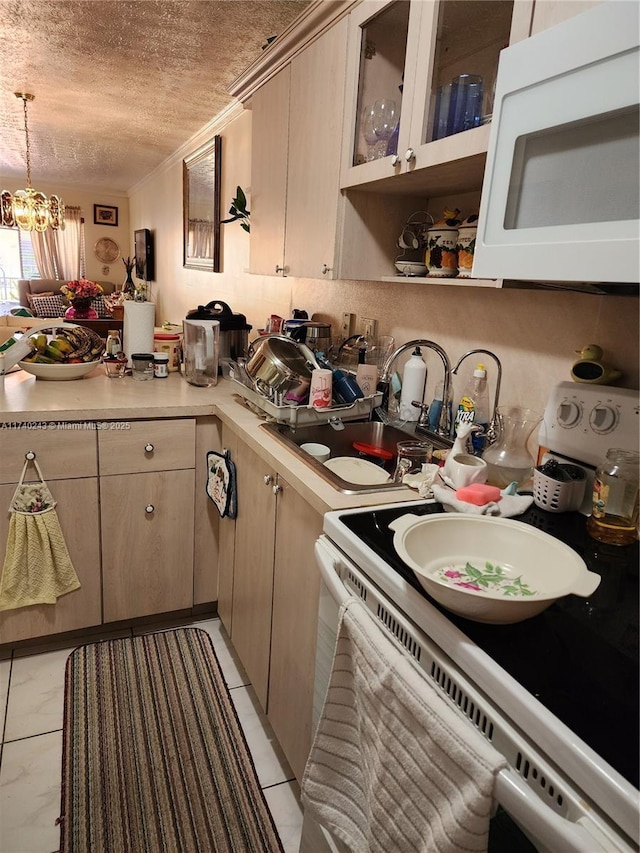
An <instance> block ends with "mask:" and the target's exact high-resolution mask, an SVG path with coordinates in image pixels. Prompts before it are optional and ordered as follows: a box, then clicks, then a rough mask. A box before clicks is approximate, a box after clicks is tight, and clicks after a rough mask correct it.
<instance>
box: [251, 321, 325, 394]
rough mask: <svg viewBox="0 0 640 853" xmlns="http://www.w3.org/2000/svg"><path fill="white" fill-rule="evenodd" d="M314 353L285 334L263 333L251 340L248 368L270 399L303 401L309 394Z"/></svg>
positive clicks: (258, 388)
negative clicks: (280, 398)
mask: <svg viewBox="0 0 640 853" xmlns="http://www.w3.org/2000/svg"><path fill="white" fill-rule="evenodd" d="M313 361H314V360H313V354H312V353H311V352H309V350H308V349H307V348H306V347H304V346H301V345H300V344H297V343H296V342H295V341H293V340H291V338H288V337H285V336H284V335H263V336H262V337H260V338H256V340H255V341H252V342H251V343H250V344H249V350H248V358H247V361H246V362H245V365H244V366H245V370H246V372H247V374H248V375H249V376H250V378H251V380H252V381H253V383H254V386H255V388H256V390H257V391H258V392H259V393H261V394H264V396H266V397H268V398H269V399H273V398H274V397H277V398H279V397H280V396H281V397H282V400H283V402H284V403H285V404H287V403H304V402H306V400H307V399H308V397H309V388H310V386H311V371H312V369H313V367H314V366H315V365H314V363H313Z"/></svg>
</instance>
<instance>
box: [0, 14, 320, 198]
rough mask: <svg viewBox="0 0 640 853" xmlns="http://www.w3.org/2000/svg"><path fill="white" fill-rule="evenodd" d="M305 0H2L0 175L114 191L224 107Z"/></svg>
mask: <svg viewBox="0 0 640 853" xmlns="http://www.w3.org/2000/svg"><path fill="white" fill-rule="evenodd" d="M307 2H308V0H199V1H198V2H194V0H175V2H174V0H136V2H121V0H0V51H1V54H0V55H1V56H2V57H3V60H2V62H1V63H0V81H1V84H2V85H1V86H0V140H1V142H0V173H2V174H7V175H11V176H13V175H15V176H16V181H17V184H16V187H10V188H9V189H12V190H13V189H16V188H18V185H19V186H22V185H23V184H24V180H25V174H26V172H25V137H24V116H23V109H22V101H21V100H19V99H17V98H16V97H15V96H14V94H13V93H14V92H17V91H24V92H30V93H33V94H34V95H35V96H36V97H35V101H33V102H32V103H30V104H29V106H28V111H29V112H28V115H29V142H30V149H31V182H32V184H33V186H34V187H35V188H36V189H37V188H38V182H39V181H40V182H46V183H57V182H59V183H60V184H61V185H70V186H81V185H84V186H87V185H91V186H96V187H102V188H105V189H111V190H114V191H124V190H127V189H128V188H129V187H131V186H132V185H133V184H135V183H136V182H137V181H139V180H140V179H142V178H144V177H145V176H146V175H147V174H149V172H151V171H152V170H153V169H154V168H155V167H156V166H158V165H159V164H160V163H162V161H163V160H165V159H166V158H167V157H168V156H169V155H170V154H172V153H173V152H174V151H176V150H177V149H178V148H180V146H181V145H183V144H184V143H185V142H186V141H187V140H188V139H190V138H191V137H192V136H193V135H194V134H195V133H197V131H198V130H200V128H202V127H203V126H204V125H206V124H207V123H208V122H209V121H211V119H213V118H214V117H215V116H216V115H217V114H218V113H219V112H220V111H221V110H223V109H224V108H225V107H227V106H228V105H229V104H230V103H231V102H232V98H231V97H230V96H229V94H228V93H227V87H228V86H229V85H230V84H231V82H232V81H233V80H234V79H235V78H236V77H237V76H238V75H239V74H240V73H241V72H242V71H244V70H245V69H246V68H247V67H248V66H249V65H250V64H251V63H252V62H253V61H254V60H255V59H257V58H258V57H259V56H260V54H261V52H262V51H261V48H262V46H263V45H264V44H265V42H266V40H267V38H270V37H271V36H274V35H279V34H280V33H281V32H282V31H283V30H284V29H285V28H286V27H287V25H288V24H289V23H290V22H291V21H292V20H293V19H294V18H295V17H296V16H297V15H298V14H299V13H300V12H301V11H302V10H303V9H304V7H305V6H306V5H307Z"/></svg>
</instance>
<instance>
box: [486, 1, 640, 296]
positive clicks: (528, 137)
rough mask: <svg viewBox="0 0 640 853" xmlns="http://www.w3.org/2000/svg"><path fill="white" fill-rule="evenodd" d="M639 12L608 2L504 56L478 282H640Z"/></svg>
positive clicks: (633, 6)
mask: <svg viewBox="0 0 640 853" xmlns="http://www.w3.org/2000/svg"><path fill="white" fill-rule="evenodd" d="M639 7H640V4H639V3H638V2H637V0H612V2H603V3H600V4H598V5H597V6H594V7H593V8H592V9H590V10H589V11H588V12H584V13H583V14H580V15H577V16H576V17H574V18H571V19H569V20H568V21H565V22H564V23H562V24H559V25H557V26H555V27H553V28H551V29H549V30H546V31H544V32H541V33H539V34H538V35H535V36H532V37H531V38H529V39H526V40H524V41H522V42H519V43H517V44H515V45H513V46H511V47H509V48H506V49H505V50H503V51H502V53H501V55H500V64H499V67H498V76H497V81H496V93H495V104H494V113H493V121H492V127H491V135H490V141H489V151H488V155H487V165H486V171H485V180H484V184H483V193H482V201H481V206H480V215H479V220H478V233H477V238H476V248H475V257H474V264H473V276H474V277H475V278H502V279H514V280H525V281H533V282H535V281H539V282H549V283H551V282H599V283H602V282H604V283H612V284H616V283H623V284H627V283H630V284H636V285H637V283H638V282H639V281H640V240H639V236H640V142H639V133H638V129H639V122H640V116H639V107H638V105H639V103H640V97H639V94H640V82H639V81H640V62H639V32H640V23H639V16H638V10H639ZM622 289H623V290H624V289H625V288H622Z"/></svg>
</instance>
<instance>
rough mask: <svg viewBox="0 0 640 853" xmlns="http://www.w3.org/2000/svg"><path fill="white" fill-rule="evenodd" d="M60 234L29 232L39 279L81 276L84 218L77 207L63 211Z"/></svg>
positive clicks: (70, 278) (82, 267)
mask: <svg viewBox="0 0 640 853" xmlns="http://www.w3.org/2000/svg"><path fill="white" fill-rule="evenodd" d="M64 218H65V225H64V231H52V230H51V229H49V228H48V229H47V230H46V231H44V232H42V233H40V232H38V231H32V232H31V244H32V245H33V254H34V255H35V258H36V264H37V265H38V272H39V273H40V277H41V278H56V279H58V280H60V281H70V280H72V279H77V278H80V277H81V276H82V275H83V274H84V257H83V254H84V252H83V250H84V219H83V218H82V215H81V211H80V208H79V207H66V208H65V216H64Z"/></svg>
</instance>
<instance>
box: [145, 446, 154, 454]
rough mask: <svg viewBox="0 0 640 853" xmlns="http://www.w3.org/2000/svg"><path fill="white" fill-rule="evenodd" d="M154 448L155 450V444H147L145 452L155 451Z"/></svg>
mask: <svg viewBox="0 0 640 853" xmlns="http://www.w3.org/2000/svg"><path fill="white" fill-rule="evenodd" d="M154 450H155V447H154V446H153V444H145V446H144V452H145V453H153V451H154Z"/></svg>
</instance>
